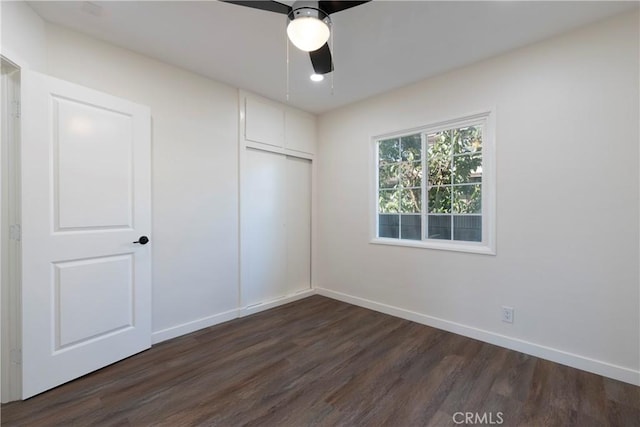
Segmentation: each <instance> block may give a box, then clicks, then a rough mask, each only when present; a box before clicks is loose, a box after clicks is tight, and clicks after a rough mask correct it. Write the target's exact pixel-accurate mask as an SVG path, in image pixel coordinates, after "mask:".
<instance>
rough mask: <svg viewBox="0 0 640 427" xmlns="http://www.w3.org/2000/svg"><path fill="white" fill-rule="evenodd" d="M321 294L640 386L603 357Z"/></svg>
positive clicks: (637, 374)
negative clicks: (586, 355)
mask: <svg viewBox="0 0 640 427" xmlns="http://www.w3.org/2000/svg"><path fill="white" fill-rule="evenodd" d="M315 291H316V293H317V294H318V295H322V296H325V297H328V298H333V299H336V300H339V301H343V302H346V303H349V304H353V305H357V306H360V307H364V308H368V309H371V310H375V311H379V312H381V313H385V314H389V315H391V316H395V317H399V318H402V319H406V320H411V321H413V322H416V323H421V324H423V325H427V326H432V327H434V328H437V329H442V330H445V331H449V332H453V333H455V334H458V335H463V336H465V337H469V338H474V339H477V340H480V341H484V342H487V343H489V344H495V345H497V346H500V347H504V348H508V349H511V350H515V351H519V352H522V353H526V354H529V355H531V356H536V357H539V358H541V359H546V360H550V361H552V362H556V363H560V364H561V365H567V366H571V367H573V368H577V369H581V370H583V371H588V372H592V373H594V374H598V375H602V376H605V377H608V378H613V379H615V380H619V381H623V382H626V383H630V384H634V385H640V371H634V370H633V369H629V368H625V367H623V366H617V365H613V364H610V363H607V362H603V361H600V360H595V359H591V358H588V357H584V356H580V355H578V354H573V353H569V352H566V351H563V350H558V349H555V348H551V347H547V346H543V345H539V344H535V343H532V342H529V341H524V340H521V339H518V338H512V337H508V336H506V335H501V334H496V333H495V332H490V331H486V330H483V329H478V328H474V327H472V326H467V325H462V324H460V323H455V322H451V321H449V320H444V319H440V318H437V317H433V316H428V315H426V314H421V313H417V312H415V311H410V310H405V309H403V308H399V307H394V306H391V305H387V304H382V303H379V302H376V301H371V300H368V299H364V298H360V297H356V296H353V295H348V294H344V293H342V292H337V291H332V290H330V289H324V288H315Z"/></svg>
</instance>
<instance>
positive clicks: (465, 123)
mask: <svg viewBox="0 0 640 427" xmlns="http://www.w3.org/2000/svg"><path fill="white" fill-rule="evenodd" d="M487 117H488V114H483V115H482V117H481V118H477V117H476V118H467V119H462V120H457V121H450V122H448V124H446V125H439V126H433V127H427V128H423V129H421V130H419V131H417V130H414V131H411V132H406V133H404V132H403V133H402V134H396V135H393V136H388V137H385V138H384V139H382V138H380V139H377V140H376V164H377V166H378V167H377V169H376V173H377V174H379V173H380V160H379V156H380V143H381V142H384V141H389V140H393V139H397V140H398V148H399V150H400V160H399V162H397V163H399V164H401V163H403V159H402V155H403V152H402V138H404V137H409V136H413V135H417V134H420V137H421V153H420V157H421V158H420V161H421V163H422V178H421V186H420V187H402V176H401V173H400V171H399V175H400V177H399V181H400V182H399V185H400V187H399V189H398V191H399V194H400V197H399V200H398V212H397V213H386V214H387V215H397V216H398V237H396V238H395V239H396V240H399V241H401V240H408V239H403V238H402V215H417V213H409V212H403V211H402V206H401V205H402V196H401V195H402V193H401V190H402V189H417V188H421V190H422V191H421V195H422V202H421V206H420V207H421V209H420V210H421V212H420V216H421V226H420V228H421V233H422V235H421V239H420V241H423V242H443V241H444V242H452V243H456V244H460V243H463V244H466V245H476V244H482V243H483V242H484V239H485V234H486V233H487V232H488V230H487V226H486V224H487V221H488V220H487V218H486V213H487V211H486V209H485V202H486V201H487V198H486V197H485V184H486V183H485V173H484V168H485V155H484V153H485V151H486V150H485V138H486V136H487V129H486V120H487ZM469 127H477V128H479V133H480V139H481V148H480V149H479V150H476V151H465V152H459V153H456V152H455V144H454V142H453V131H454V130H459V129H465V128H469ZM441 132H450V133H451V147H450V155H449V157H450V171H451V176H450V183H449V184H443V185H438V186H437V187H449V188H450V189H451V191H450V193H451V194H450V205H451V208H450V211H451V212H449V213H440V212H432V213H429V212H428V209H429V198H428V191H429V189H430V188H431V186H429V162H428V160H429V155H428V139H427V137H428V135H431V134H436V133H441ZM463 156H468V157H472V156H477V157H479V158H480V166H479V167H480V169H481V177H480V180H479V181H468V182H464V183H455V182H454V180H455V178H454V176H453V171H454V162H455V158H458V157H463ZM376 178H377V179H376V207H377V213H376V221H375V223H376V236H378V238H379V237H380V235H379V234H380V224H379V221H380V215H381V214H383V213H381V212H380V196H379V191H380V189H381V188H380V186H379V176H376ZM474 185H478V186H479V188H480V189H479V193H480V206H479V211H478V212H471V213H469V212H464V213H463V212H454V203H453V202H454V197H455V193H454V191H453V188H454V187H459V186H474ZM429 216H448V217H449V218H450V233H449V234H450V236H449V239H447V240H442V239H433V238H429V237H428V233H429V230H428V227H429ZM462 216H469V217H472V216H473V217H479V218H480V240H455V226H454V222H455V217H462Z"/></svg>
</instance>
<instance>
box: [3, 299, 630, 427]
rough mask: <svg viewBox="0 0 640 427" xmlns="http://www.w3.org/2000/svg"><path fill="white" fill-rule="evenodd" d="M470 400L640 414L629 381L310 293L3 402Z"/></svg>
mask: <svg viewBox="0 0 640 427" xmlns="http://www.w3.org/2000/svg"><path fill="white" fill-rule="evenodd" d="M467 412H468V413H471V416H473V417H476V415H474V414H476V413H477V414H478V415H477V416H478V417H479V418H473V419H470V421H473V422H474V423H475V424H473V425H479V424H481V421H485V423H484V425H488V424H489V423H490V422H493V424H494V425H497V424H498V423H499V421H503V422H502V425H504V426H520V425H522V426H579V427H588V426H630V427H631V426H639V425H640V388H639V387H635V386H632V385H629V384H625V383H621V382H618V381H614V380H610V379H607V378H603V377H601V376H598V375H594V374H590V373H587V372H583V371H579V370H577V369H573V368H568V367H565V366H562V365H558V364H556V363H552V362H548V361H545V360H541V359H538V358H535V357H532V356H527V355H525V354H522V353H517V352H515V351H510V350H505V349H503V348H500V347H496V346H493V345H490V344H485V343H482V342H480V341H475V340H472V339H469V338H465V337H462V336H459V335H455V334H451V333H448V332H443V331H440V330H437V329H433V328H430V327H427V326H423V325H419V324H416V323H412V322H409V321H406V320H402V319H397V318H394V317H391V316H387V315H384V314H380V313H376V312H374V311H370V310H366V309H363V308H360V307H355V306H352V305H348V304H344V303H341V302H337V301H334V300H331V299H327V298H324V297H320V296H313V297H310V298H307V299H304V300H301V301H297V302H295V303H291V304H288V305H285V306H282V307H278V308H275V309H273V310H269V311H267V312H262V313H259V314H256V315H253V316H250V317H245V318H242V319H237V320H234V321H231V322H228V323H225V324H221V325H217V326H214V327H211V328H208V329H204V330H202V331H198V332H195V333H193V334H190V335H186V336H183V337H180V338H176V339H173V340H171V341H167V342H164V343H161V344H158V345H156V346H154V347H153V348H151V349H150V350H148V351H146V352H144V353H141V354H138V355H136V356H133V357H130V358H128V359H126V360H124V361H122V362H119V363H116V364H114V365H111V366H109V367H106V368H104V369H101V370H100V371H97V372H94V373H92V374H89V375H87V376H85V377H82V378H80V379H78V380H76V381H73V382H70V383H68V384H65V385H63V386H60V387H58V388H56V389H54V390H51V391H48V392H46V393H43V394H41V395H38V396H35V397H33V398H31V399H28V400H26V401H24V402H14V403H10V404H7V405H3V406H2V425H7V426H57V425H59V426H72V425H76V426H89V425H96V426H172V427H175V426H241V425H251V426H278V427H283V426H307V425H320V426H379V425H380V426H383V425H385V426H453V425H457V424H456V423H455V421H464V420H465V419H464V416H465V414H457V415H456V418H455V419H454V418H453V416H454V415H455V414H456V413H467ZM484 414H486V415H484ZM483 416H484V417H485V418H484V419H482V417H483ZM461 425H464V424H461ZM467 425H471V424H467Z"/></svg>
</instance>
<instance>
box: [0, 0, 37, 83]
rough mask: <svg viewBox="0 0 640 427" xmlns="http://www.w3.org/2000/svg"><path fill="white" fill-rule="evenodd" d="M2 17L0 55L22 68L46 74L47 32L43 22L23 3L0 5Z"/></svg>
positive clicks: (12, 2)
mask: <svg viewBox="0 0 640 427" xmlns="http://www.w3.org/2000/svg"><path fill="white" fill-rule="evenodd" d="M0 15H1V17H2V21H1V22H2V25H1V26H0V27H1V28H2V30H1V32H0V33H1V39H0V44H1V49H0V52H2V54H3V55H5V56H6V57H7V58H9V59H11V60H12V61H14V62H16V63H18V65H20V66H21V67H28V68H31V69H33V70H37V71H44V68H45V63H46V60H45V28H44V21H43V20H42V18H40V17H39V16H38V15H37V14H36V13H35V12H34V11H33V9H31V7H29V5H27V4H26V3H25V2H23V1H3V2H2V3H0Z"/></svg>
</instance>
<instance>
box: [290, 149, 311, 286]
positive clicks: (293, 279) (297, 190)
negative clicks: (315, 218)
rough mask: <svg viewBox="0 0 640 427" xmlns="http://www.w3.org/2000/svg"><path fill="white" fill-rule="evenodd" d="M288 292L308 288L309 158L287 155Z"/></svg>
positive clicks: (309, 237) (309, 268) (309, 265)
mask: <svg viewBox="0 0 640 427" xmlns="http://www.w3.org/2000/svg"><path fill="white" fill-rule="evenodd" d="M286 165H287V184H286V189H287V293H288V294H291V293H295V292H298V291H302V290H305V289H309V288H311V161H310V160H307V159H300V158H297V157H287V158H286Z"/></svg>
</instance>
